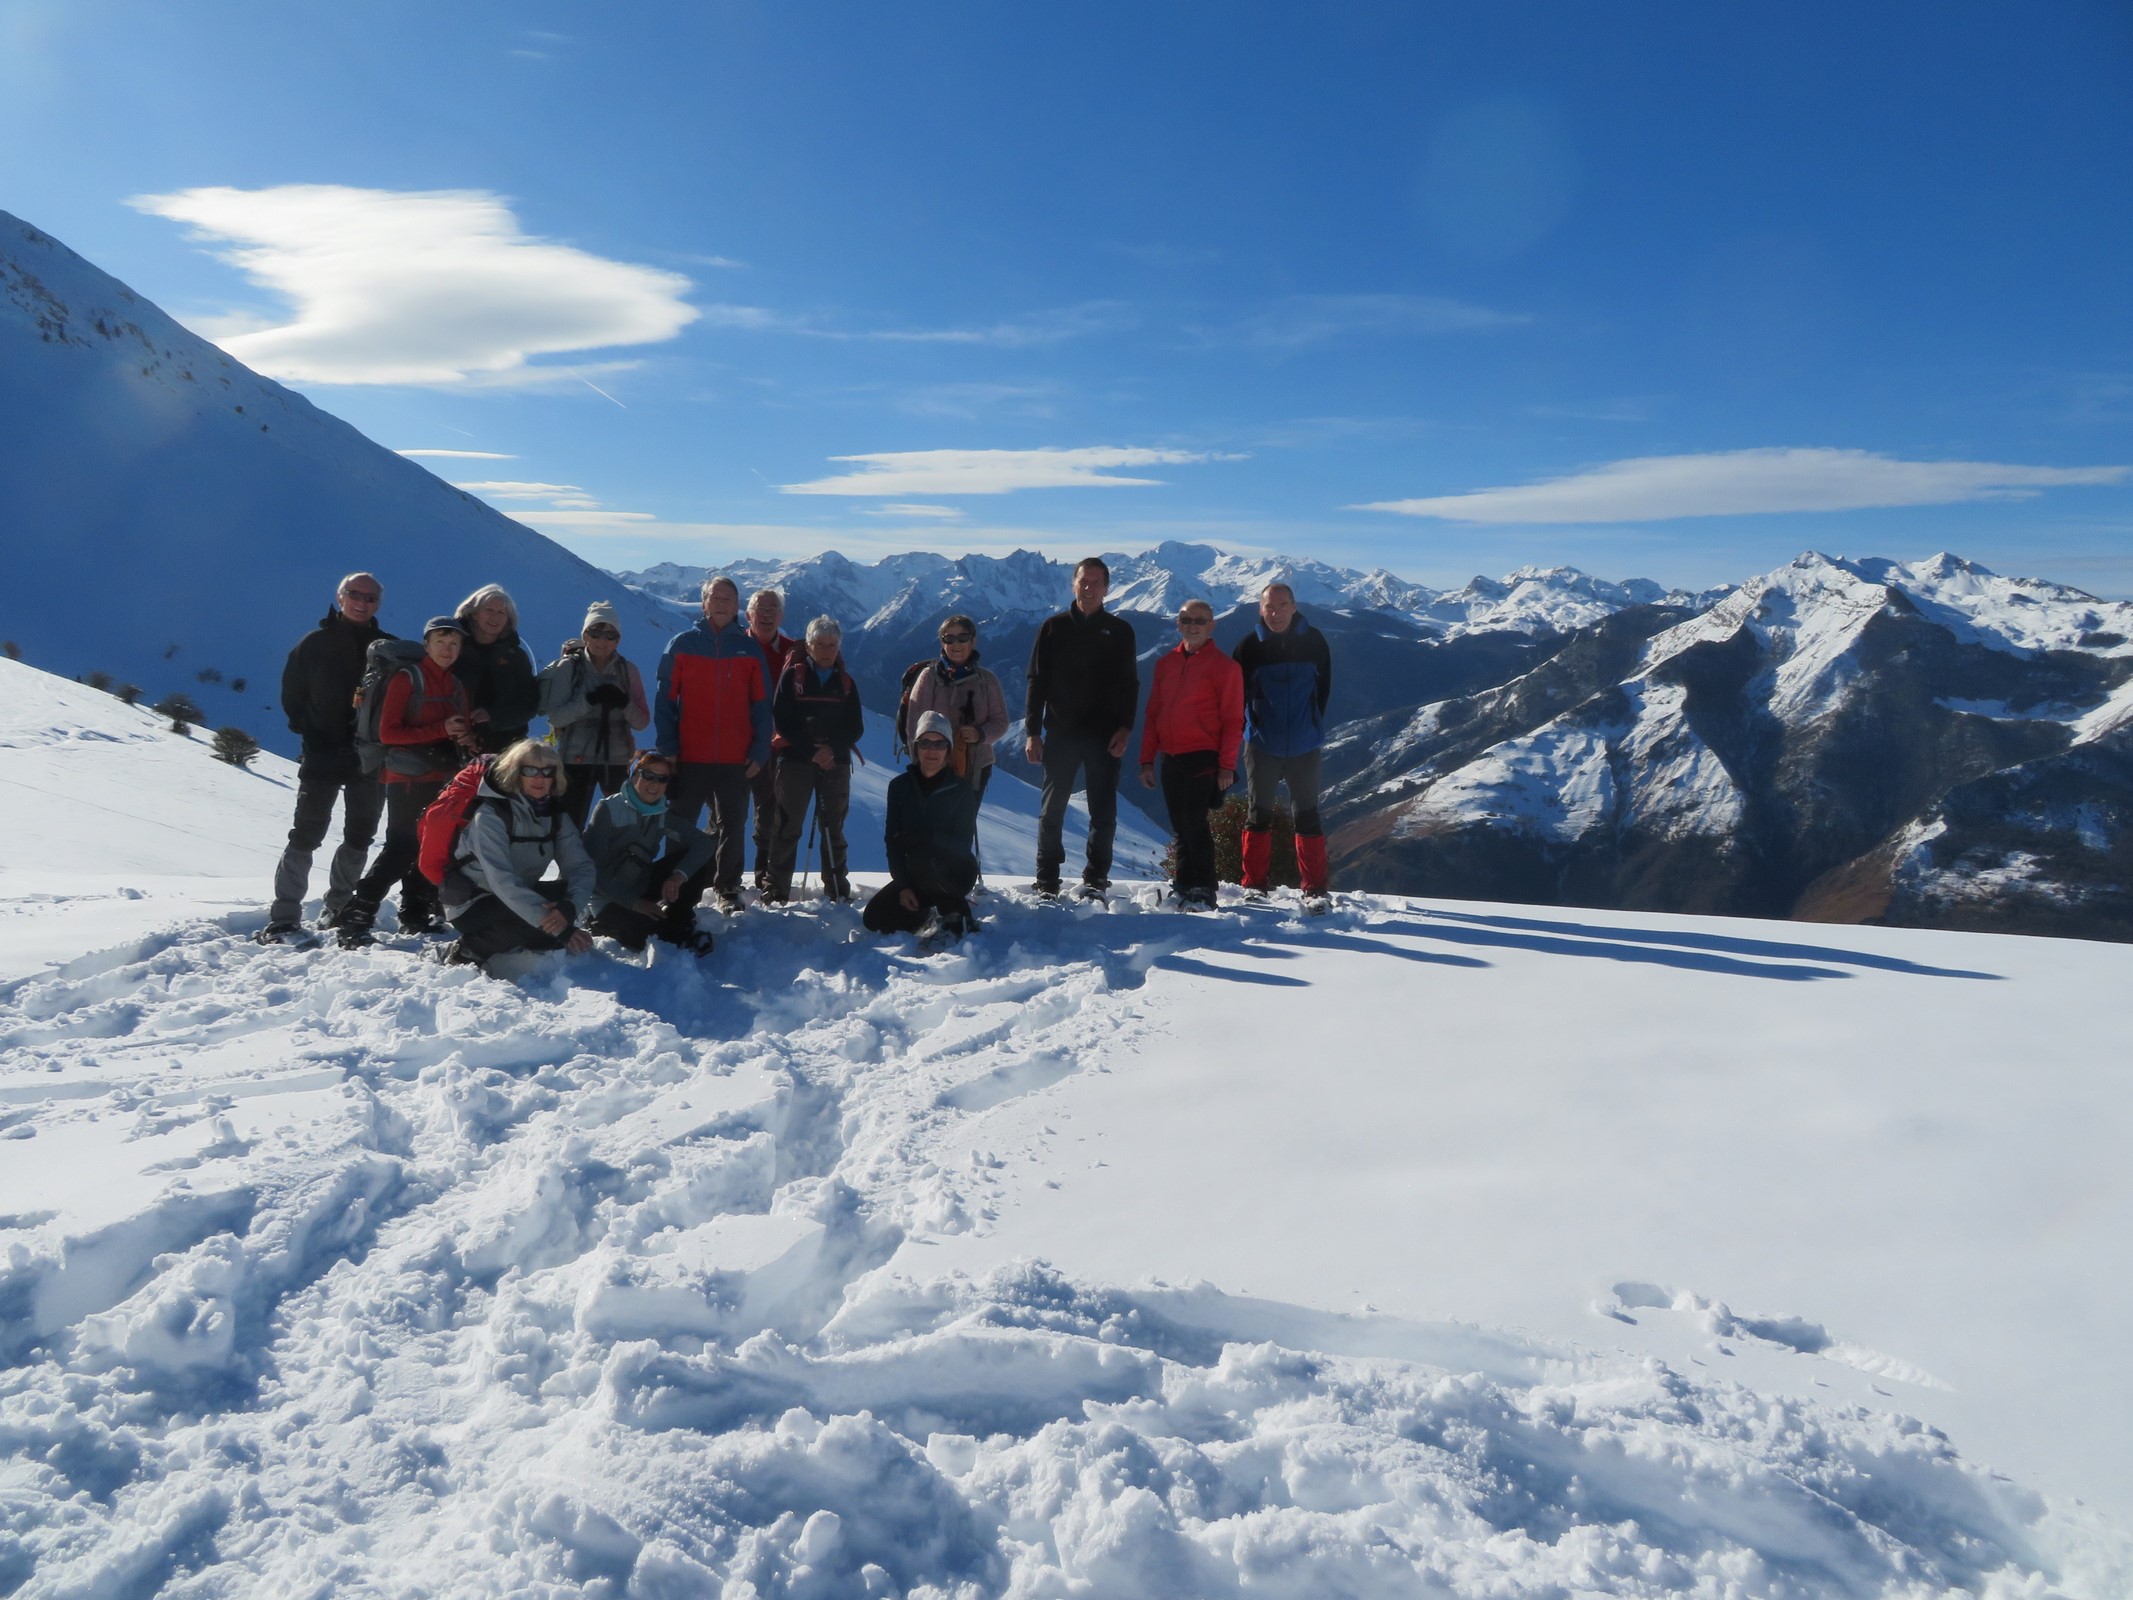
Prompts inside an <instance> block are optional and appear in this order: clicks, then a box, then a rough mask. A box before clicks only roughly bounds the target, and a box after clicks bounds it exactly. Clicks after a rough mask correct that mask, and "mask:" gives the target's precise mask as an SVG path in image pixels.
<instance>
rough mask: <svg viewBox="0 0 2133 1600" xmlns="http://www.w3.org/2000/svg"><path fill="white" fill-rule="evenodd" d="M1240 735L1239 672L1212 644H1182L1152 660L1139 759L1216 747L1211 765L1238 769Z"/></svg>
mask: <svg viewBox="0 0 2133 1600" xmlns="http://www.w3.org/2000/svg"><path fill="white" fill-rule="evenodd" d="M1243 739H1244V673H1243V671H1242V670H1241V669H1239V667H1238V666H1237V663H1236V662H1234V661H1232V660H1231V659H1230V658H1229V657H1228V656H1226V655H1224V654H1223V653H1222V652H1221V650H1219V649H1218V648H1216V647H1215V646H1214V645H1212V644H1203V645H1202V646H1200V648H1199V649H1197V650H1193V651H1187V650H1186V648H1185V647H1184V646H1183V645H1182V644H1181V645H1178V646H1177V647H1176V648H1174V649H1173V650H1171V651H1170V653H1169V654H1168V655H1164V656H1159V657H1157V658H1156V663H1155V687H1153V688H1152V689H1150V690H1149V691H1148V715H1147V718H1146V719H1145V720H1144V721H1143V722H1142V724H1141V765H1142V766H1147V765H1148V764H1150V763H1151V762H1153V761H1154V760H1155V757H1156V753H1157V752H1158V751H1160V752H1162V753H1163V754H1164V755H1166V756H1182V755H1190V754H1192V753H1193V752H1194V751H1196V750H1212V751H1214V752H1215V765H1216V766H1217V767H1219V768H1220V769H1221V770H1222V771H1224V772H1235V771H1236V770H1237V746H1238V745H1239V744H1240V743H1242V742H1243Z"/></svg>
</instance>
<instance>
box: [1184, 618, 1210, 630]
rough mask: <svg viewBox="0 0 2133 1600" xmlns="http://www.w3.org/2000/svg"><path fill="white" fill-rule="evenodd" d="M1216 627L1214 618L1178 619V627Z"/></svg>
mask: <svg viewBox="0 0 2133 1600" xmlns="http://www.w3.org/2000/svg"><path fill="white" fill-rule="evenodd" d="M1214 625H1215V619H1214V618H1213V617H1186V616H1181V617H1179V618H1178V626H1179V627H1181V628H1212V627H1213V626H1214Z"/></svg>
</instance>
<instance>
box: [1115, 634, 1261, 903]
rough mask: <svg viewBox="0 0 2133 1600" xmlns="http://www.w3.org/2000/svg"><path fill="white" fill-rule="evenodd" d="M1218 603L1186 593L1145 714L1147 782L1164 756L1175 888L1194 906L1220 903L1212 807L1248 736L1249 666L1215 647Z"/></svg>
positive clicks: (1143, 748) (1233, 776)
mask: <svg viewBox="0 0 2133 1600" xmlns="http://www.w3.org/2000/svg"><path fill="white" fill-rule="evenodd" d="M1214 628H1215V608H1214V607H1213V606H1211V605H1209V604H1208V603H1207V602H1206V601H1205V600H1188V601H1186V602H1185V605H1184V607H1183V608H1182V609H1181V610H1180V611H1179V612H1178V647H1177V648H1176V649H1175V650H1173V651H1171V652H1170V653H1169V654H1168V655H1166V656H1164V657H1162V658H1161V659H1160V660H1158V661H1157V662H1156V664H1155V686H1154V687H1153V688H1151V689H1150V690H1149V691H1148V711H1147V714H1146V715H1145V716H1144V717H1143V718H1142V719H1141V782H1142V784H1143V785H1144V786H1146V787H1147V788H1150V789H1153V788H1154V787H1155V785H1156V757H1157V756H1158V755H1160V756H1161V757H1162V758H1163V764H1162V783H1163V804H1164V805H1165V806H1167V807H1168V808H1169V811H1170V831H1171V833H1172V834H1173V835H1174V836H1175V837H1176V839H1177V862H1178V864H1177V873H1176V876H1175V877H1173V878H1172V880H1171V887H1172V888H1173V889H1174V890H1175V891H1176V892H1177V897H1178V903H1179V904H1180V905H1182V906H1184V907H1185V909H1186V910H1188V911H1204V910H1208V909H1211V908H1212V907H1213V906H1214V904H1215V835H1214V830H1213V829H1212V828H1211V827H1210V826H1209V825H1208V820H1207V813H1208V812H1210V811H1212V810H1213V809H1214V808H1215V807H1216V806H1219V805H1220V804H1221V803H1222V795H1223V793H1224V791H1225V790H1227V789H1228V788H1229V786H1230V785H1231V784H1232V783H1233V782H1235V781H1236V777H1237V748H1238V746H1239V745H1240V744H1241V743H1242V742H1243V740H1244V672H1243V669H1242V668H1240V667H1239V666H1238V665H1237V663H1236V662H1235V661H1234V660H1232V659H1231V658H1230V656H1229V654H1228V652H1226V651H1223V650H1218V649H1215V648H1213V642H1214Z"/></svg>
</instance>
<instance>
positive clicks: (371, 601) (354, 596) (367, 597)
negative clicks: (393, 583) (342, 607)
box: [341, 589, 385, 606]
mask: <svg viewBox="0 0 2133 1600" xmlns="http://www.w3.org/2000/svg"><path fill="white" fill-rule="evenodd" d="M341 598H342V599H343V600H360V601H362V602H363V604H365V605H367V606H374V605H376V604H377V603H378V602H379V601H380V600H383V599H384V598H385V596H384V594H383V593H382V592H376V593H374V592H372V591H370V590H367V589H346V590H343V591H342V593H341Z"/></svg>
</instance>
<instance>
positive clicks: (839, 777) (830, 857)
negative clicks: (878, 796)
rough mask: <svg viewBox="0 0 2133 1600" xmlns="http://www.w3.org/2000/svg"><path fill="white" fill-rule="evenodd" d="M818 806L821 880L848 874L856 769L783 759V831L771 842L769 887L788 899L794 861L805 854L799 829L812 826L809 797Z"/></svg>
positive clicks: (780, 809)
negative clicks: (847, 823)
mask: <svg viewBox="0 0 2133 1600" xmlns="http://www.w3.org/2000/svg"><path fill="white" fill-rule="evenodd" d="M809 801H813V802H814V807H815V829H816V832H817V833H819V834H820V835H821V837H822V881H823V883H824V884H825V885H827V884H832V883H840V882H842V881H843V880H844V878H845V867H844V862H845V848H844V819H845V817H846V815H847V814H848V813H849V812H850V811H851V808H852V769H851V768H850V767H849V766H841V765H832V766H830V767H829V768H828V769H827V770H824V769H823V768H821V767H818V766H816V765H815V764H814V763H813V762H812V761H789V760H786V759H785V758H783V757H780V758H779V760H778V779H777V813H778V832H777V838H776V840H775V842H774V843H773V844H772V845H771V847H770V872H769V875H768V876H767V878H766V879H765V881H764V892H765V893H767V894H772V895H775V896H777V897H778V898H779V899H781V900H783V899H787V898H789V897H790V896H791V894H792V871H793V864H794V863H795V862H796V861H797V860H798V859H799V855H800V834H801V831H802V830H803V829H805V828H806V826H807V807H808V802H809Z"/></svg>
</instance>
